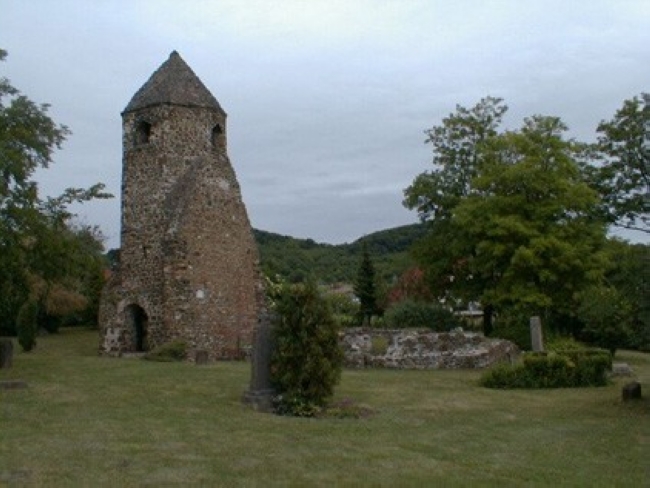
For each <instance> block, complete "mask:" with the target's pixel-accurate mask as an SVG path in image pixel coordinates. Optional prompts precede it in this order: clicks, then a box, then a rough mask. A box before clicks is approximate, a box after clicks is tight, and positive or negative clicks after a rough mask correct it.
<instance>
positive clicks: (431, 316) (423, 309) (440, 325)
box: [384, 300, 462, 332]
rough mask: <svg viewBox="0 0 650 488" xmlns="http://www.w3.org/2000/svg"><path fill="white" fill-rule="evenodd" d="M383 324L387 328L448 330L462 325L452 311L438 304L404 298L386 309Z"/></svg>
mask: <svg viewBox="0 0 650 488" xmlns="http://www.w3.org/2000/svg"><path fill="white" fill-rule="evenodd" d="M384 325H385V327H387V328H389V329H424V328H426V329H431V330H433V331H435V332H448V331H450V330H452V329H454V328H456V327H460V326H462V322H461V321H460V319H459V318H458V317H456V316H455V315H454V314H453V312H451V311H450V310H447V309H446V308H444V307H442V306H440V305H437V304H434V303H424V302H414V301H412V300H404V301H403V302H399V303H397V304H395V305H393V306H391V307H390V308H389V309H388V310H386V313H385V314H384Z"/></svg>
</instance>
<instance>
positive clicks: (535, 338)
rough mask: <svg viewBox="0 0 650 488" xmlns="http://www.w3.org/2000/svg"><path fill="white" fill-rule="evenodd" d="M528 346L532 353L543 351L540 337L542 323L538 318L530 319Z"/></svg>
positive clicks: (542, 340) (542, 342) (542, 341)
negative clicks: (530, 347)
mask: <svg viewBox="0 0 650 488" xmlns="http://www.w3.org/2000/svg"><path fill="white" fill-rule="evenodd" d="M530 344H531V346H532V348H533V351H534V352H542V351H544V339H543V337H542V321H541V319H540V318H539V317H531V318H530Z"/></svg>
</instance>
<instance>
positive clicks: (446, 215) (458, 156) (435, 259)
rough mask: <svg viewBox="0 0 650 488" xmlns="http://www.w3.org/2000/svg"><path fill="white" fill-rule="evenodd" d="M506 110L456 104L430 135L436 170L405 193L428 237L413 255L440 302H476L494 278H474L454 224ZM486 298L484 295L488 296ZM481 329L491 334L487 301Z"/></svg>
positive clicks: (494, 104)
mask: <svg viewBox="0 0 650 488" xmlns="http://www.w3.org/2000/svg"><path fill="white" fill-rule="evenodd" d="M507 109H508V108H507V106H506V105H505V104H504V103H503V100H501V99H500V98H493V97H486V98H484V99H482V100H480V101H479V103H478V104H476V105H475V106H474V107H472V108H470V109H468V108H465V107H463V106H460V105H458V106H457V107H456V112H455V113H452V114H450V115H449V116H448V117H446V118H445V119H443V121H442V124H440V125H438V126H434V127H432V128H431V129H429V130H427V131H426V134H427V139H426V141H425V142H426V143H429V144H431V146H432V150H433V160H432V164H433V169H432V170H431V171H426V172H424V173H422V174H420V175H418V176H417V177H416V178H415V180H414V181H413V183H412V184H411V185H410V186H409V187H408V188H407V189H406V190H405V191H404V196H405V199H404V205H405V206H406V207H408V208H410V209H412V210H417V212H418V214H419V216H420V219H421V220H423V221H425V222H428V224H429V233H428V235H427V236H426V237H425V238H423V239H421V240H420V241H419V243H418V244H416V246H415V248H414V251H413V253H414V256H415V259H416V261H417V262H418V264H419V266H420V267H421V268H422V270H423V271H424V273H425V279H426V281H427V283H428V284H429V286H430V288H431V290H432V292H433V294H434V295H435V296H436V298H438V299H443V300H445V301H451V302H455V301H457V300H463V301H465V302H467V301H470V300H476V299H477V297H478V296H479V295H480V294H481V293H482V290H483V288H484V287H485V286H487V285H488V284H489V283H484V282H483V281H481V279H480V278H483V279H486V280H491V279H492V277H490V276H482V277H478V276H473V275H472V274H471V270H470V268H469V258H470V257H471V255H472V253H473V246H472V243H471V242H469V241H467V240H463V239H458V238H457V229H456V225H455V224H454V223H453V222H452V217H453V215H454V212H455V209H456V207H457V206H458V205H459V204H460V203H461V202H462V200H463V199H464V198H466V197H468V196H469V195H470V194H472V193H475V192H476V191H477V190H476V188H475V186H474V179H475V178H476V176H477V175H478V174H479V172H480V169H481V164H482V148H483V146H484V144H485V143H486V142H487V141H488V140H489V139H490V138H492V137H494V136H496V135H497V133H498V128H499V126H500V124H501V122H502V119H503V116H504V115H505V113H506V112H507ZM484 298H486V297H484ZM482 306H483V312H484V314H483V318H484V324H483V330H484V332H485V333H486V335H489V334H490V333H491V331H492V315H493V309H494V307H493V304H491V303H489V302H485V301H484V302H483V303H482Z"/></svg>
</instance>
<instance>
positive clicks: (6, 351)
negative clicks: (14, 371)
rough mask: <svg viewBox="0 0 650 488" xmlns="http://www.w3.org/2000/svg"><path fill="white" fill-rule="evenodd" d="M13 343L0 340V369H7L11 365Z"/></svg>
mask: <svg viewBox="0 0 650 488" xmlns="http://www.w3.org/2000/svg"><path fill="white" fill-rule="evenodd" d="M13 358H14V343H13V342H12V340H11V339H0V369H9V368H11V366H12V364H13Z"/></svg>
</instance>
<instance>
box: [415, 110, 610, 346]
mask: <svg viewBox="0 0 650 488" xmlns="http://www.w3.org/2000/svg"><path fill="white" fill-rule="evenodd" d="M504 113H505V106H503V105H502V104H501V101H500V100H498V99H484V100H482V101H481V102H480V103H479V104H478V105H477V106H476V107H474V109H472V110H467V109H462V110H461V109H460V108H459V109H458V110H457V113H456V114H455V115H452V116H450V117H449V118H447V119H445V120H443V124H442V126H440V127H437V128H434V129H432V131H433V133H434V134H437V135H440V139H439V140H436V141H435V143H434V165H435V166H436V168H435V170H434V171H433V172H430V173H425V174H423V175H420V176H418V177H417V178H416V180H415V182H414V184H413V185H412V186H410V187H409V188H407V190H406V191H405V195H406V199H405V204H406V206H408V207H409V208H414V209H417V210H418V212H419V213H420V216H421V217H423V218H425V219H428V220H429V221H430V222H431V228H430V235H429V236H428V237H427V238H425V239H423V240H422V241H421V243H420V244H419V245H418V246H417V247H416V250H415V256H416V259H417V260H418V261H419V264H420V266H421V267H422V268H423V269H424V271H425V273H426V276H427V279H428V282H429V284H430V286H431V287H432V289H433V291H434V292H435V293H436V295H437V296H438V297H439V298H446V299H452V300H456V299H458V298H461V299H463V300H464V301H469V300H477V299H478V300H480V302H481V304H482V306H483V309H484V332H485V333H486V335H489V334H490V333H491V332H492V323H491V322H492V321H491V318H492V315H493V313H494V312H495V311H501V312H503V311H506V310H507V311H508V312H509V313H511V314H514V315H520V314H524V315H528V316H530V315H542V316H545V317H546V318H547V323H548V319H552V320H554V321H556V322H557V321H558V319H559V317H561V316H566V315H569V316H571V315H573V314H574V310H575V306H576V304H577V302H576V297H577V294H578V293H579V292H580V291H581V290H583V289H584V288H585V287H587V286H590V285H592V284H594V283H598V281H599V280H600V279H601V278H602V274H603V272H604V271H603V270H604V267H605V264H606V257H605V255H604V253H603V252H602V247H603V244H604V241H605V226H604V224H603V223H602V222H601V221H599V220H598V218H597V216H595V215H594V212H593V208H594V207H595V206H596V205H597V204H598V202H599V198H598V194H597V193H596V192H595V191H594V190H592V189H591V188H590V187H589V186H588V185H587V184H586V183H585V182H584V179H585V178H584V174H583V173H582V171H581V167H580V165H579V162H580V161H582V158H583V156H584V153H585V148H584V145H580V144H576V143H574V142H572V141H567V140H565V139H564V138H563V133H564V131H565V130H566V127H565V126H564V124H562V122H561V121H560V120H559V119H557V118H554V117H541V116H535V117H531V118H529V119H526V121H525V123H524V126H523V127H522V128H521V129H520V130H519V131H510V132H503V133H499V132H498V131H497V128H498V123H499V122H500V119H501V116H502V115H503V114H504ZM476 114H482V115H481V116H477V115H476ZM458 127H460V128H461V129H462V130H461V129H458ZM443 136H444V137H443ZM459 141H460V142H459ZM458 162H460V163H458ZM515 312H516V313H515Z"/></svg>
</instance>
